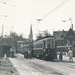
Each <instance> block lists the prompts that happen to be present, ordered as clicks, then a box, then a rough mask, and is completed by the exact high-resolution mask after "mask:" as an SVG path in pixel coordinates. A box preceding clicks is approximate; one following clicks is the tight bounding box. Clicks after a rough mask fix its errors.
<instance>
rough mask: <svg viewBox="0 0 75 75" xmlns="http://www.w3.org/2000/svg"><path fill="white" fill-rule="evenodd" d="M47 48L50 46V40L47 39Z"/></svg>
mask: <svg viewBox="0 0 75 75" xmlns="http://www.w3.org/2000/svg"><path fill="white" fill-rule="evenodd" d="M47 48H50V40H47Z"/></svg>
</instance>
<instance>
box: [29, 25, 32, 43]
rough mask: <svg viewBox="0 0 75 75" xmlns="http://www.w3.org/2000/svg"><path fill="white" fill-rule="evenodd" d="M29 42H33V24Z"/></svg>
mask: <svg viewBox="0 0 75 75" xmlns="http://www.w3.org/2000/svg"><path fill="white" fill-rule="evenodd" d="M29 41H30V42H33V31H32V24H31V26H30V34H29Z"/></svg>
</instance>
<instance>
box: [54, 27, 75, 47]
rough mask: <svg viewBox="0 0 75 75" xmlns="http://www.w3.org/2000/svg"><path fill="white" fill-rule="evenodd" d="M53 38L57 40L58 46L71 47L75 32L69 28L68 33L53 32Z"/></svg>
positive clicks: (74, 41)
mask: <svg viewBox="0 0 75 75" xmlns="http://www.w3.org/2000/svg"><path fill="white" fill-rule="evenodd" d="M53 36H54V37H55V38H56V39H57V40H58V46H60V45H66V44H68V45H73V44H74V43H75V31H73V30H72V29H71V28H70V29H69V31H64V30H63V31H54V32H53ZM62 40H63V41H64V42H63V41H62ZM62 43H63V44H62Z"/></svg>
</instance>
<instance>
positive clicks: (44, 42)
mask: <svg viewBox="0 0 75 75" xmlns="http://www.w3.org/2000/svg"><path fill="white" fill-rule="evenodd" d="M43 44H44V46H43V48H44V49H45V48H46V41H43Z"/></svg>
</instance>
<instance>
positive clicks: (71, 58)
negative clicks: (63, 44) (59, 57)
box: [68, 49, 73, 62]
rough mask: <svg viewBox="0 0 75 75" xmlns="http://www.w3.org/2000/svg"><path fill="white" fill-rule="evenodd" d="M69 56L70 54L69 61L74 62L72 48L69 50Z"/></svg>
mask: <svg viewBox="0 0 75 75" xmlns="http://www.w3.org/2000/svg"><path fill="white" fill-rule="evenodd" d="M68 56H69V61H70V62H73V52H72V50H70V49H69V52H68Z"/></svg>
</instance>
